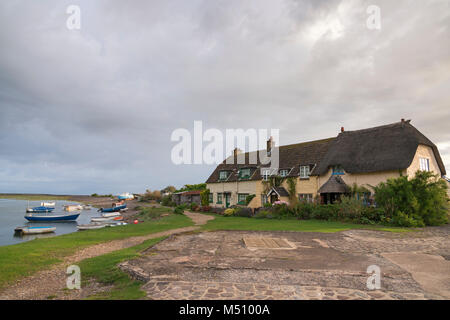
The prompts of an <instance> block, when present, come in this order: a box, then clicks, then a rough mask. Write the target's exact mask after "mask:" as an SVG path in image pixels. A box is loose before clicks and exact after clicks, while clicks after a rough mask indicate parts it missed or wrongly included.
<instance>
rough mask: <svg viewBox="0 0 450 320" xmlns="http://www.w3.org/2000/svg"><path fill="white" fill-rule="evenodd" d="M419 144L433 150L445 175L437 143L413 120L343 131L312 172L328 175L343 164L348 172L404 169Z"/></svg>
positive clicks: (408, 164) (412, 157)
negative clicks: (331, 168) (334, 167)
mask: <svg viewBox="0 0 450 320" xmlns="http://www.w3.org/2000/svg"><path fill="white" fill-rule="evenodd" d="M419 144H423V145H426V146H429V147H431V148H432V149H433V152H434V155H435V158H436V161H437V163H438V165H439V168H440V170H441V174H442V175H444V174H445V167H444V164H443V162H442V159H441V156H440V155H439V151H438V149H437V147H436V145H435V144H434V143H433V142H431V141H430V140H429V139H428V138H427V137H425V136H424V135H423V134H422V133H420V132H419V130H417V129H416V128H415V127H414V126H412V125H411V124H410V123H409V121H401V122H397V123H393V124H389V125H384V126H380V127H375V128H370V129H363V130H356V131H344V132H341V133H340V134H339V135H338V137H337V138H336V139H335V140H334V141H333V143H332V144H331V145H330V148H329V149H328V152H327V153H326V155H325V157H324V159H323V160H322V161H321V163H320V164H319V165H318V166H317V167H316V169H315V170H314V171H313V172H312V174H313V175H322V174H325V173H326V172H327V171H328V169H329V168H330V167H331V166H334V165H341V166H342V167H343V168H344V170H345V172H348V173H368V172H377V171H391V170H403V169H406V168H408V167H409V166H410V165H411V162H412V160H413V159H414V156H415V154H416V151H417V147H418V146H419Z"/></svg>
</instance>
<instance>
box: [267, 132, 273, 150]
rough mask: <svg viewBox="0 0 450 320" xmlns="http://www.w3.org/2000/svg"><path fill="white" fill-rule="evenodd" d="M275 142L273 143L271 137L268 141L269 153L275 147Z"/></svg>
mask: <svg viewBox="0 0 450 320" xmlns="http://www.w3.org/2000/svg"><path fill="white" fill-rule="evenodd" d="M274 144H275V143H274V141H273V137H272V136H270V138H269V140H267V152H270V151H271V150H272V148H273V147H274Z"/></svg>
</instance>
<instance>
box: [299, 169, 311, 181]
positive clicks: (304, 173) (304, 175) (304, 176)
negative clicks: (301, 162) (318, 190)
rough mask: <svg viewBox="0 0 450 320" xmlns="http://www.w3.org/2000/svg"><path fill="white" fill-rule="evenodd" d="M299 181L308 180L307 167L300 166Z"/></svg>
mask: <svg viewBox="0 0 450 320" xmlns="http://www.w3.org/2000/svg"><path fill="white" fill-rule="evenodd" d="M299 169H300V174H299V175H300V179H307V178H309V175H310V172H309V166H300V168H299Z"/></svg>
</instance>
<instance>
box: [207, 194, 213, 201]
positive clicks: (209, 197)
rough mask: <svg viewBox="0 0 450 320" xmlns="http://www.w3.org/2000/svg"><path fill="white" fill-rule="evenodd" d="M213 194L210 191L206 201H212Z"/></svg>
mask: <svg viewBox="0 0 450 320" xmlns="http://www.w3.org/2000/svg"><path fill="white" fill-rule="evenodd" d="M213 201H214V200H213V194H212V193H210V194H209V195H208V202H209V203H213Z"/></svg>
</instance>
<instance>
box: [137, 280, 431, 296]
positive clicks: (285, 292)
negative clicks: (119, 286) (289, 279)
mask: <svg viewBox="0 0 450 320" xmlns="http://www.w3.org/2000/svg"><path fill="white" fill-rule="evenodd" d="M143 289H144V290H145V291H146V292H147V295H148V298H149V299H153V300H173V299H176V300H376V299H383V300H399V299H401V300H405V299H408V300H423V299H427V298H432V296H428V295H426V294H423V293H401V294H399V293H398V292H389V291H381V290H375V291H369V292H368V291H362V290H352V289H347V288H331V287H311V286H299V285H268V284H264V283H259V284H255V283H232V282H187V281H149V282H148V283H147V284H145V286H144V287H143Z"/></svg>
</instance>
